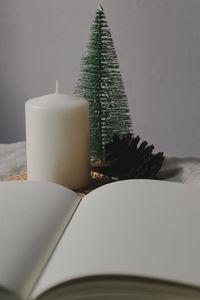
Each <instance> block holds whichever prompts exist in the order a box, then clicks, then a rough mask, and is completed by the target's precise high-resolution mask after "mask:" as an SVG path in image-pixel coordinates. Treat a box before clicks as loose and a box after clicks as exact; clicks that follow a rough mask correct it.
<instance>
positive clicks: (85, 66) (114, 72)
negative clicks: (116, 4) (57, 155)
mask: <svg viewBox="0 0 200 300" xmlns="http://www.w3.org/2000/svg"><path fill="white" fill-rule="evenodd" d="M74 93H75V94H76V95H79V96H81V97H84V98H85V99H87V100H88V101H89V104H90V144H91V146H90V149H91V159H92V160H102V161H103V160H104V159H105V144H106V143H108V142H110V141H111V140H112V137H113V135H114V134H118V135H119V136H122V135H123V134H126V133H128V132H132V124H131V119H130V116H129V108H128V100H127V97H126V94H125V89H124V85H123V81H122V77H121V74H120V71H119V64H118V61H117V55H116V51H115V48H114V45H113V40H112V37H111V33H110V30H109V28H108V25H107V22H106V19H105V15H104V12H103V9H102V7H101V6H100V7H99V8H98V9H97V11H96V15H95V18H94V22H93V24H92V26H91V34H90V40H89V42H88V45H87V51H86V54H85V55H84V56H83V58H82V61H81V71H80V74H79V78H78V82H77V84H76V86H75V91H74Z"/></svg>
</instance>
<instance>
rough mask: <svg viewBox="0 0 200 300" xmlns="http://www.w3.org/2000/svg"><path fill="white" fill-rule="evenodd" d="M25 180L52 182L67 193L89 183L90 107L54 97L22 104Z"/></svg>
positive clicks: (58, 95) (79, 101)
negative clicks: (25, 155)
mask: <svg viewBox="0 0 200 300" xmlns="http://www.w3.org/2000/svg"><path fill="white" fill-rule="evenodd" d="M25 119H26V153H27V176H28V180H40V181H51V182H55V183H58V184H61V185H63V186H66V187H68V188H70V189H74V190H76V189H79V188H81V187H84V186H86V185H87V184H88V182H89V104H88V102H87V101H86V100H85V99H83V98H79V97H75V96H69V95H65V94H61V93H59V90H58V82H56V93H55V94H49V95H45V96H42V97H38V98H34V99H30V100H28V101H27V102H26V104H25Z"/></svg>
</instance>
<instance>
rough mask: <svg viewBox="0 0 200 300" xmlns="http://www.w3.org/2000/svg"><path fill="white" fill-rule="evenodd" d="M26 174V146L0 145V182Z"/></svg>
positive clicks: (16, 144)
mask: <svg viewBox="0 0 200 300" xmlns="http://www.w3.org/2000/svg"><path fill="white" fill-rule="evenodd" d="M25 172H26V144H25V142H18V143H13V144H0V181H3V180H6V179H7V178H8V177H12V176H15V175H19V174H22V173H25Z"/></svg>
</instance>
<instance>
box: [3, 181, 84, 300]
mask: <svg viewBox="0 0 200 300" xmlns="http://www.w3.org/2000/svg"><path fill="white" fill-rule="evenodd" d="M79 200H80V199H79V197H78V196H77V194H76V193H74V192H72V191H70V190H68V189H66V188H65V187H62V186H60V185H57V184H53V183H48V182H31V181H12V182H11V181H10V182H2V183H0V285H1V286H3V287H6V288H7V289H9V290H11V291H13V292H15V293H17V294H18V296H21V297H22V298H26V297H27V295H28V294H29V293H30V290H31V289H32V287H33V285H34V283H35V281H36V279H37V278H38V276H39V275H40V273H41V271H42V269H43V268H44V265H45V264H46V262H47V260H48V258H49V256H50V254H51V252H52V251H53V249H54V248H55V246H56V243H57V242H58V239H59V238H60V236H61V234H62V232H63V230H64V228H65V227H66V224H67V223H68V221H69V220H70V218H71V216H72V214H73V212H74V210H75V209H76V206H77V204H78V202H79Z"/></svg>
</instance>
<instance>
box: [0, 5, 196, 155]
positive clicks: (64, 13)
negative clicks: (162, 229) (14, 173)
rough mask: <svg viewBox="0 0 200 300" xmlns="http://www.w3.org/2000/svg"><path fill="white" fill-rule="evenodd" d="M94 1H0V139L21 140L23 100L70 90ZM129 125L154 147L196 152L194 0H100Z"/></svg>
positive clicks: (92, 11)
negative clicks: (57, 85)
mask: <svg viewBox="0 0 200 300" xmlns="http://www.w3.org/2000/svg"><path fill="white" fill-rule="evenodd" d="M97 5H98V2H97V1H94V0H70V1H69V0H68V1H67V0H6V1H5V0H1V1H0V143H10V142H16V141H20V140H23V139H25V129H24V103H25V101H26V100H27V99H30V98H32V97H36V96H40V95H43V94H48V93H52V92H54V89H55V80H56V79H59V80H60V85H61V89H62V91H63V92H65V93H73V87H74V84H75V82H76V76H77V73H78V71H79V64H80V59H81V57H82V54H83V52H84V50H85V45H86V42H87V40H88V38H89V28H90V25H91V23H92V20H93V17H94V14H95V10H96V8H97ZM102 5H103V7H104V11H105V14H106V17H107V21H108V24H109V27H110V29H111V33H112V36H113V40H114V44H115V48H116V51H117V55H118V59H119V64H120V67H121V72H122V76H123V79H124V84H125V87H126V92H127V96H128V99H129V105H130V110H131V116H132V120H133V126H134V131H135V133H136V134H139V135H140V136H141V138H142V139H146V140H147V141H148V142H149V143H153V144H154V145H155V147H156V150H157V151H161V150H162V151H164V152H165V153H168V154H172V155H177V156H200V134H199V132H200V130H199V127H200V117H199V115H200V1H199V0H123V1H122V0H121V1H120V0H102Z"/></svg>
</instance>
